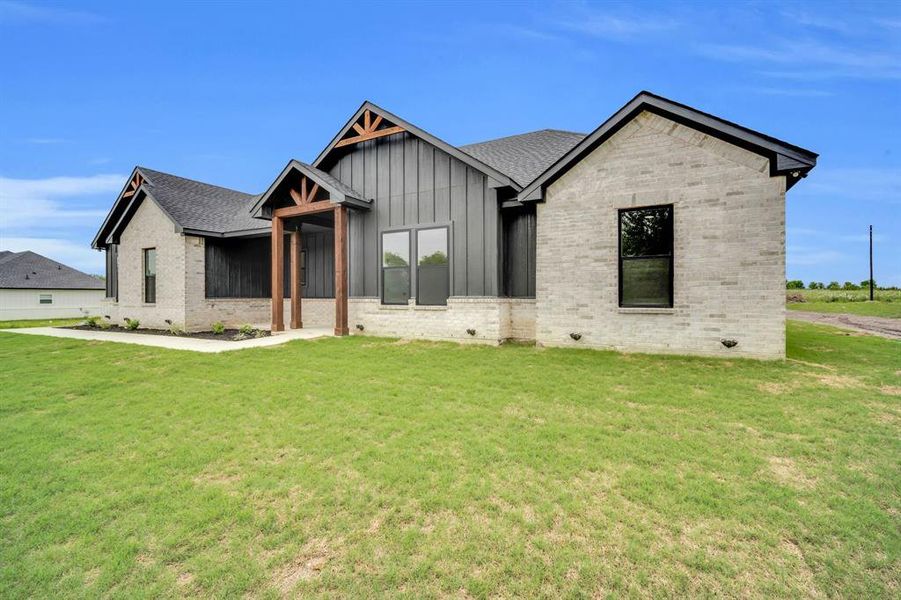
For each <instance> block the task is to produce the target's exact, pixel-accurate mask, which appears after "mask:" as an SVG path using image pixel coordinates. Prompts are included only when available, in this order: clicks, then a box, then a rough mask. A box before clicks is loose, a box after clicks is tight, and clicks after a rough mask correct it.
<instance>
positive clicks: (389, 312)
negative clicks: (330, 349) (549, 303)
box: [347, 297, 534, 344]
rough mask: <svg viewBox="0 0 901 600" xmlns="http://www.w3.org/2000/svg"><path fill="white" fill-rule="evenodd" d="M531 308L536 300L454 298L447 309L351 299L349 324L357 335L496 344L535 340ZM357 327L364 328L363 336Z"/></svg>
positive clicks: (349, 303) (411, 303) (448, 303)
mask: <svg viewBox="0 0 901 600" xmlns="http://www.w3.org/2000/svg"><path fill="white" fill-rule="evenodd" d="M530 307H534V301H533V300H519V299H512V298H494V297H484V298H462V297H451V298H448V300H447V306H417V305H416V303H415V300H413V299H411V300H410V302H409V304H408V305H407V306H387V305H382V304H381V302H380V300H379V299H378V298H350V299H349V301H348V321H347V323H348V326H349V327H350V331H351V333H352V334H355V335H356V334H360V333H362V334H365V335H383V336H399V337H405V338H413V339H415V338H421V339H432V340H453V341H459V342H479V343H488V344H497V343H499V342H502V341H504V340H507V339H534V337H529V336H530V334H532V336H533V335H534V330H532V329H531V328H530V323H529V320H530V319H529V313H530ZM532 323H534V320H532ZM357 325H362V326H363V330H362V332H361V331H360V330H359V328H358V327H357ZM467 330H472V331H473V333H470V332H469V331H467Z"/></svg>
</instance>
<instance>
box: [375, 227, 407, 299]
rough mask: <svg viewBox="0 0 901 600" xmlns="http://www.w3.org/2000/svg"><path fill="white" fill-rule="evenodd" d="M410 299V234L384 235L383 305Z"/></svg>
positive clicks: (393, 233) (402, 232)
mask: <svg viewBox="0 0 901 600" xmlns="http://www.w3.org/2000/svg"><path fill="white" fill-rule="evenodd" d="M409 299H410V232H409V231H391V232H387V233H383V234H382V304H407V301H408V300H409Z"/></svg>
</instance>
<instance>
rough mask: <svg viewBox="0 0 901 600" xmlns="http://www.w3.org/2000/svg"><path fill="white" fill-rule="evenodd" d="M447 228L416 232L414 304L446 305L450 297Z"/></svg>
mask: <svg viewBox="0 0 901 600" xmlns="http://www.w3.org/2000/svg"><path fill="white" fill-rule="evenodd" d="M449 265H450V262H449V260H448V258H447V227H438V228H435V229H420V230H418V231H417V232H416V304H425V305H442V304H447V297H448V296H449V295H450V269H449Z"/></svg>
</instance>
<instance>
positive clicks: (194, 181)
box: [135, 165, 259, 196]
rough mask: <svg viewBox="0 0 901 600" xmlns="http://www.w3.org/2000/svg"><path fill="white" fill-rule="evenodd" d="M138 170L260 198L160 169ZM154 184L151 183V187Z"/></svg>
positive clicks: (141, 167) (138, 167)
mask: <svg viewBox="0 0 901 600" xmlns="http://www.w3.org/2000/svg"><path fill="white" fill-rule="evenodd" d="M135 168H136V169H141V170H144V171H150V172H153V173H159V174H161V175H165V176H167V177H175V178H176V179H183V180H185V181H190V182H191V183H199V184H201V185H207V186H209V187H214V188H219V189H220V190H226V191H228V192H235V193H236V194H244V195H245V196H259V194H251V193H250V192H244V191H241V190H236V189H235V188H229V187H225V186H224V185H217V184H215V183H209V182H207V181H200V180H199V179H191V178H190V177H183V176H181V175H176V174H175V173H168V172H166V171H160V170H158V169H151V168H150V167H144V166H142V165H137V166H136V167H135ZM152 184H153V182H152V181H151V185H152Z"/></svg>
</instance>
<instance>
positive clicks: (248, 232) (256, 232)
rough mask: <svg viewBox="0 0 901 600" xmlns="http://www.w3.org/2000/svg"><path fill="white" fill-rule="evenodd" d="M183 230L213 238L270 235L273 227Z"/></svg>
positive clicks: (198, 235) (189, 233)
mask: <svg viewBox="0 0 901 600" xmlns="http://www.w3.org/2000/svg"><path fill="white" fill-rule="evenodd" d="M181 232H182V233H183V234H185V235H196V236H197V237H213V238H236V237H257V236H264V235H269V234H270V233H271V232H272V228H271V227H262V228H260V229H242V230H240V231H226V232H224V233H223V232H221V231H207V230H206V229H190V228H184V229H182V230H181Z"/></svg>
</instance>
